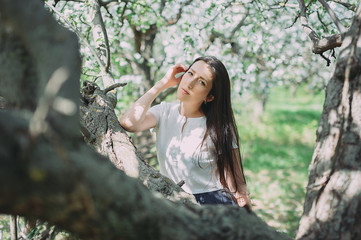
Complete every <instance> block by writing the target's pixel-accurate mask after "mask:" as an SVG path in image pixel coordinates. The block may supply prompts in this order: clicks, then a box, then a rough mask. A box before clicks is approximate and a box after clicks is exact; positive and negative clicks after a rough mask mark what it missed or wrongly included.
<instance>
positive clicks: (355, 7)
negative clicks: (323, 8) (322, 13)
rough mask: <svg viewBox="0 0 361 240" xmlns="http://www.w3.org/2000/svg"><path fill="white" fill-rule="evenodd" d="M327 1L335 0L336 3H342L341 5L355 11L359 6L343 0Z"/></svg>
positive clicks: (329, 0) (328, 0)
mask: <svg viewBox="0 0 361 240" xmlns="http://www.w3.org/2000/svg"><path fill="white" fill-rule="evenodd" d="M327 2H334V3H337V4H340V5H342V6H344V7H345V8H347V9H348V10H350V11H353V12H356V9H357V6H355V5H353V4H351V3H347V2H344V1H342V0H327Z"/></svg>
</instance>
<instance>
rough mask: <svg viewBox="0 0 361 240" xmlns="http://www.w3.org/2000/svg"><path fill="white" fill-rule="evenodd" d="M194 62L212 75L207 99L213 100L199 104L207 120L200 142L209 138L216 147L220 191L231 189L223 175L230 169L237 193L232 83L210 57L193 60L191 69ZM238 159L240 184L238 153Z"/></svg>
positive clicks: (217, 62) (236, 140) (225, 70)
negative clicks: (202, 62) (221, 186)
mask: <svg viewBox="0 0 361 240" xmlns="http://www.w3.org/2000/svg"><path fill="white" fill-rule="evenodd" d="M197 61H204V62H205V63H207V65H208V66H209V69H210V70H211V71H212V73H213V85H212V89H211V90H210V92H209V95H213V96H214V100H213V101H211V102H208V103H203V104H202V110H203V113H204V114H205V116H206V118H207V120H206V122H207V131H206V134H205V136H204V138H203V143H204V141H205V139H206V138H207V137H208V136H209V137H210V139H211V140H212V142H213V144H214V147H215V153H214V155H215V156H216V158H217V159H216V162H217V171H218V174H219V178H220V181H221V183H222V185H223V187H225V188H227V189H230V188H229V186H228V184H227V181H226V176H225V171H226V170H227V169H230V170H231V173H232V179H233V181H234V183H235V187H236V189H235V191H237V190H238V184H237V181H236V175H235V170H234V168H235V166H234V162H233V151H234V148H233V146H234V144H237V147H238V150H237V151H238V153H239V136H238V131H237V126H236V123H235V119H234V115H233V110H232V104H231V83H230V79H229V75H228V72H227V69H226V67H225V66H224V65H223V63H222V62H221V61H220V60H218V59H217V58H215V57H213V56H205V57H199V58H197V59H195V60H194V62H193V63H192V64H191V66H192V65H193V64H194V63H195V62H197ZM239 156H240V165H241V170H242V173H243V180H244V182H246V180H245V178H244V172H243V166H242V161H241V154H240V153H239ZM227 173H228V171H227Z"/></svg>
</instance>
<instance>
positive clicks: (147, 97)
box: [119, 64, 187, 132]
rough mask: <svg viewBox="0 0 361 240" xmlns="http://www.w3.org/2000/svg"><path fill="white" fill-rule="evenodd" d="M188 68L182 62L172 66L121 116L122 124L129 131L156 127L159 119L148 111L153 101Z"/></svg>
mask: <svg viewBox="0 0 361 240" xmlns="http://www.w3.org/2000/svg"><path fill="white" fill-rule="evenodd" d="M186 69H187V68H186V66H184V65H182V64H177V65H175V66H173V67H172V68H170V69H169V70H168V72H167V73H166V75H165V76H164V77H163V78H162V80H160V81H158V82H157V83H156V84H155V85H154V86H153V87H152V88H151V89H149V90H148V91H147V92H146V93H145V94H144V95H143V96H142V97H140V98H139V99H138V100H137V101H136V102H135V103H134V104H133V105H132V106H131V107H130V108H129V110H128V111H127V112H126V113H124V114H123V115H122V116H121V117H120V119H119V122H120V125H121V126H122V127H123V128H124V129H125V130H126V131H128V132H140V131H144V130H147V129H150V128H152V127H155V125H156V124H157V119H156V117H155V116H154V114H152V113H150V112H148V110H149V108H150V106H151V104H152V102H153V101H154V99H155V98H156V97H157V96H158V95H159V94H160V93H161V92H162V91H163V90H165V89H167V88H170V87H173V86H175V85H177V84H178V83H179V81H180V79H181V77H178V78H176V77H175V75H176V74H177V73H180V72H184V71H186Z"/></svg>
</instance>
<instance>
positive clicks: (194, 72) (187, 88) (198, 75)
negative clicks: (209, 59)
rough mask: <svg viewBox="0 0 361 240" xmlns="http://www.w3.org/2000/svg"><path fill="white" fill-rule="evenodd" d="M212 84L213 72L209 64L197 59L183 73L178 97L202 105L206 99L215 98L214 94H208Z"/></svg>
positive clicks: (183, 100)
mask: <svg viewBox="0 0 361 240" xmlns="http://www.w3.org/2000/svg"><path fill="white" fill-rule="evenodd" d="M212 84H213V74H212V71H211V70H210V68H209V66H208V64H207V63H205V62H203V61H197V62H195V63H194V64H193V65H192V66H191V67H190V68H189V69H188V71H187V72H186V73H185V74H184V75H183V77H182V80H181V81H180V83H179V86H178V91H177V97H178V99H179V100H180V101H181V102H187V103H194V104H197V105H199V106H201V105H202V103H203V102H204V101H207V102H210V101H212V100H213V98H214V97H213V96H208V94H209V92H210V91H211V89H212Z"/></svg>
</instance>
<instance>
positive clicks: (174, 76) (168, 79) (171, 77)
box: [159, 64, 187, 89]
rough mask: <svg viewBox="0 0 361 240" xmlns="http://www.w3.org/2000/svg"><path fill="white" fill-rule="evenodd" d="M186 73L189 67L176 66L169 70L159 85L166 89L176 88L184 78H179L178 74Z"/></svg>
mask: <svg viewBox="0 0 361 240" xmlns="http://www.w3.org/2000/svg"><path fill="white" fill-rule="evenodd" d="M185 71H187V66H185V65H183V64H176V65H174V66H173V67H171V68H170V69H168V71H167V73H166V74H165V75H164V77H163V78H162V80H160V81H159V83H160V84H162V87H163V88H164V89H167V88H170V87H174V86H176V85H177V84H178V83H179V82H180V80H181V79H182V76H178V74H180V73H182V72H185Z"/></svg>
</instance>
